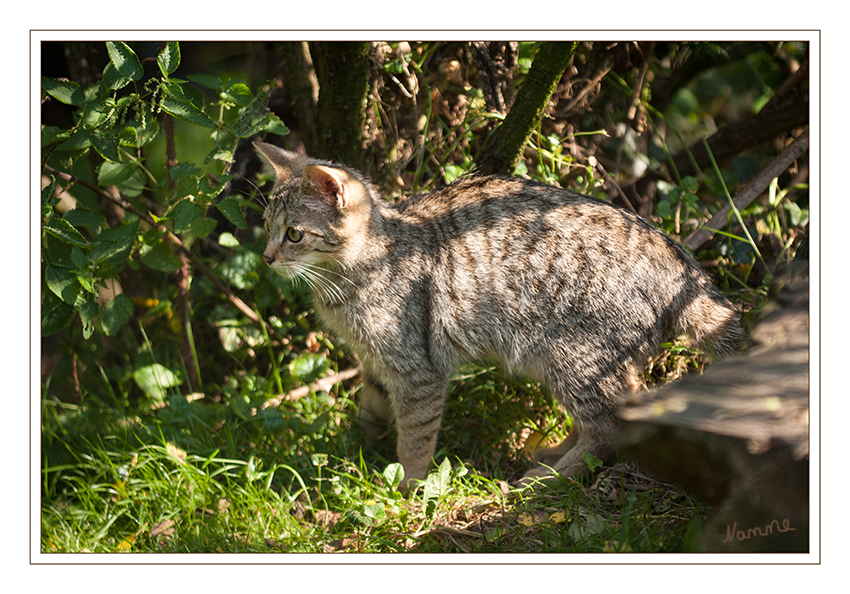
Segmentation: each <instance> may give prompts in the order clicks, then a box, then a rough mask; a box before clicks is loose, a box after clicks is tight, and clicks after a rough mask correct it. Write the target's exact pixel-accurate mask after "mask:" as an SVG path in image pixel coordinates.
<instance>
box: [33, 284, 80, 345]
mask: <svg viewBox="0 0 850 594" xmlns="http://www.w3.org/2000/svg"><path fill="white" fill-rule="evenodd" d="M76 315H77V310H76V308H75V307H74V306H72V305H68V304H67V303H65V302H64V301H62V300H61V299H58V298H57V297H55V296H54V295H53V293H48V294H47V295H45V296H44V300H43V301H42V303H41V335H42V336H50V335H51V334H56V333H57V332H59V331H60V330H62V329H63V328H65V327H67V326H68V324H70V323H71V320H73V319H74V316H76Z"/></svg>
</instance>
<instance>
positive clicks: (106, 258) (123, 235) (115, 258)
mask: <svg viewBox="0 0 850 594" xmlns="http://www.w3.org/2000/svg"><path fill="white" fill-rule="evenodd" d="M138 232H139V221H138V220H137V221H135V222H134V223H129V224H127V225H122V226H120V227H114V228H112V229H104V230H103V231H101V232H100V235H98V236H97V240H96V241H95V242H94V245H93V246H92V250H91V252H89V260H90V261H91V262H92V263H94V264H101V263H103V262H109V263H114V264H117V263H119V262H122V261H124V260H126V259H127V257H128V256H129V255H130V251H131V250H132V249H133V244H134V243H135V241H136V234H137V233H138Z"/></svg>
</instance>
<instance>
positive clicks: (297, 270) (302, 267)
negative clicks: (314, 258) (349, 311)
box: [289, 262, 356, 302]
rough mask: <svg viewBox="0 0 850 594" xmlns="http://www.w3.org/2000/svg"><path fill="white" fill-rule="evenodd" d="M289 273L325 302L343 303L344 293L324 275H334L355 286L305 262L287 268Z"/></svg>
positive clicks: (325, 269)
mask: <svg viewBox="0 0 850 594" xmlns="http://www.w3.org/2000/svg"><path fill="white" fill-rule="evenodd" d="M289 272H290V273H291V274H295V275H297V276H298V277H299V278H302V279H304V282H306V283H307V285H308V286H309V287H310V288H311V289H312V290H313V292H314V293H315V294H316V295H317V296H318V297H320V298H322V300H323V301H327V302H332V301H344V300H345V292H344V291H343V290H342V289H341V288H340V287H339V285H337V284H336V283H335V282H334V281H333V280H332V279H330V278H328V277H327V276H325V274H324V273H331V274H335V275H336V276H339V277H340V278H342V279H344V280H346V281H348V282H349V283H350V284H351V285H352V286H356V285H354V283H353V282H351V280H349V279H348V278H346V277H345V276H343V275H341V274H339V273H337V272H334V271H332V270H328V269H327V268H323V267H321V266H316V265H315V264H309V263H307V262H297V263H294V264H293V265H292V266H291V268H289Z"/></svg>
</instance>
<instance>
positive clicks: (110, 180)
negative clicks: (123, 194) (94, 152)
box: [97, 161, 136, 186]
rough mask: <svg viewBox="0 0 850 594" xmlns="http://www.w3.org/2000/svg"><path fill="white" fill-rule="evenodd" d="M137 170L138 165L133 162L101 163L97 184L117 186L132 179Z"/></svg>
mask: <svg viewBox="0 0 850 594" xmlns="http://www.w3.org/2000/svg"><path fill="white" fill-rule="evenodd" d="M135 172H136V165H135V164H133V163H110V162H108V161H107V162H104V163H101V164H100V166H99V167H98V169H97V185H99V186H117V185H118V184H120V183H121V182H124V181H127V180H128V179H130V178H131V177H132V176H133V174H134V173H135Z"/></svg>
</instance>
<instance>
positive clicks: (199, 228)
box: [191, 219, 216, 239]
mask: <svg viewBox="0 0 850 594" xmlns="http://www.w3.org/2000/svg"><path fill="white" fill-rule="evenodd" d="M215 224H216V222H215V219H195V220H194V221H192V225H191V230H192V234H193V235H194V236H195V237H198V238H200V239H203V238H204V237H206V236H207V235H209V234H210V233H212V232H213V229H215Z"/></svg>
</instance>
